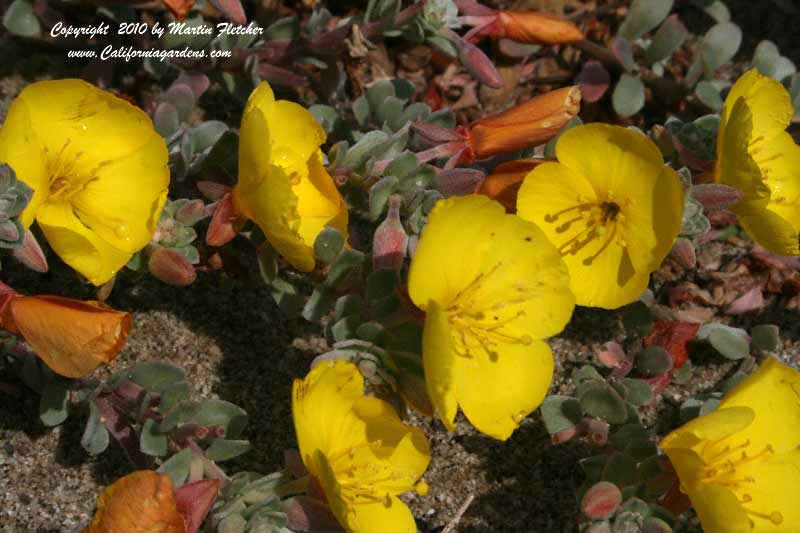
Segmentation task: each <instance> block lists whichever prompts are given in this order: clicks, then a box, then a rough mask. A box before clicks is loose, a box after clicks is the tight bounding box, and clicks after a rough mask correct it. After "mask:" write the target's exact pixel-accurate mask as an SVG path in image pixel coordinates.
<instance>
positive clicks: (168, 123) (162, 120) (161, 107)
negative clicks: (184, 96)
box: [153, 102, 181, 139]
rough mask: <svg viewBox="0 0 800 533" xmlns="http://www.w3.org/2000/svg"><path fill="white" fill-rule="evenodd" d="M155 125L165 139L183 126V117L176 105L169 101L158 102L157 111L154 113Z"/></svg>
mask: <svg viewBox="0 0 800 533" xmlns="http://www.w3.org/2000/svg"><path fill="white" fill-rule="evenodd" d="M153 126H154V127H155V128H156V131H157V132H158V133H159V135H161V136H162V137H164V138H165V139H169V138H170V137H172V135H174V134H175V132H176V131H178V128H180V127H181V119H180V117H179V116H178V110H177V109H176V108H175V106H174V105H172V104H171V103H169V102H161V103H160V104H158V107H156V110H155V113H153Z"/></svg>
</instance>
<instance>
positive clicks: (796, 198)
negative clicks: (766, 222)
mask: <svg viewBox="0 0 800 533" xmlns="http://www.w3.org/2000/svg"><path fill="white" fill-rule="evenodd" d="M750 153H751V154H752V156H753V159H754V160H755V162H756V164H758V167H759V169H760V170H761V173H762V175H763V176H764V180H765V181H766V183H767V185H768V186H769V190H770V201H773V202H781V203H787V204H797V203H799V202H800V146H798V145H797V144H796V143H795V142H794V138H793V137H792V136H791V135H789V133H788V132H785V131H782V132H780V133H779V134H778V135H777V136H775V137H773V138H772V139H770V140H769V141H764V142H759V143H756V144H755V145H754V146H752V147H751V148H750Z"/></svg>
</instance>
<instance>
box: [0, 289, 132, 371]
mask: <svg viewBox="0 0 800 533" xmlns="http://www.w3.org/2000/svg"><path fill="white" fill-rule="evenodd" d="M0 289H2V290H1V291H0V292H2V295H1V296H0V327H2V328H3V329H5V330H7V331H10V332H11V333H14V334H15V335H20V336H21V337H23V338H24V339H25V341H26V342H27V343H28V345H29V346H30V348H31V350H32V351H33V352H34V353H36V355H37V356H38V357H39V358H41V359H42V361H44V362H45V364H46V365H47V366H48V367H50V369H51V370H52V371H53V372H55V373H57V374H60V375H62V376H65V377H68V378H77V377H81V376H85V375H86V374H88V373H89V372H91V371H92V370H94V369H95V368H97V367H98V366H100V364H101V363H108V362H110V361H112V360H113V359H114V358H115V357H116V356H117V353H118V352H119V351H120V349H121V348H122V345H123V344H124V343H125V338H126V337H127V336H128V332H129V331H130V329H131V316H130V315H129V314H128V313H126V312H123V311H116V310H114V309H112V308H110V307H108V306H107V305H105V304H103V303H101V302H95V301H80V300H73V299H70V298H62V297H60V296H23V295H21V294H18V293H16V292H14V291H13V290H12V289H10V288H9V287H7V286H2V287H0Z"/></svg>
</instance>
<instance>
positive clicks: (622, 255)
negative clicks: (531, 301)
mask: <svg viewBox="0 0 800 533" xmlns="http://www.w3.org/2000/svg"><path fill="white" fill-rule="evenodd" d="M556 155H557V156H558V163H545V164H543V165H539V166H538V167H536V168H535V169H534V170H533V171H532V172H531V173H530V174H528V176H527V177H526V178H525V181H524V182H523V184H522V187H521V188H520V190H519V194H518V196H517V214H518V215H519V216H520V217H522V218H524V219H526V220H530V221H532V222H535V223H536V224H538V225H539V227H540V228H542V230H543V231H544V233H545V235H547V237H548V238H549V239H550V241H551V242H552V243H553V244H555V245H556V246H557V247H558V251H559V252H560V253H561V255H562V256H563V257H564V262H565V263H566V264H567V268H568V269H569V274H570V277H571V279H572V284H571V285H572V290H573V292H574V293H575V298H576V301H577V303H578V305H585V306H592V307H604V308H607V309H615V308H617V307H620V306H622V305H625V304H628V303H630V302H632V301H634V300H635V299H636V298H638V297H639V295H641V293H642V292H643V291H644V290H645V289H646V288H647V283H648V281H649V279H650V273H651V272H653V271H654V270H656V269H657V268H658V267H659V265H660V264H661V261H662V260H663V259H664V257H666V255H667V253H669V251H670V249H671V248H672V244H673V242H674V240H675V238H676V237H677V235H678V231H679V230H680V227H681V217H682V213H683V192H682V189H681V182H680V178H679V177H678V175H677V173H676V172H675V171H674V170H672V169H671V168H669V167H667V166H665V165H664V159H663V158H662V156H661V152H660V151H659V150H658V148H657V147H656V145H655V144H653V143H652V142H651V141H650V140H649V139H647V137H645V136H644V135H642V134H640V133H638V132H636V131H633V130H629V129H626V128H623V127H620V126H608V125H606V124H589V125H586V126H578V127H575V128H572V129H570V130H569V131H567V132H566V133H565V134H564V135H563V136H562V137H561V138H560V139H559V141H558V144H557V145H556Z"/></svg>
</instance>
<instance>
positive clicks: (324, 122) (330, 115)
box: [308, 104, 339, 135]
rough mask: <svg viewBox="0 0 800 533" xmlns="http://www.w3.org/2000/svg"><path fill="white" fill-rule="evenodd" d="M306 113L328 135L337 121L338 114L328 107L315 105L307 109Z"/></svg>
mask: <svg viewBox="0 0 800 533" xmlns="http://www.w3.org/2000/svg"><path fill="white" fill-rule="evenodd" d="M308 111H309V113H311V114H312V115H313V116H314V118H315V119H316V121H317V122H319V125H320V126H322V129H323V130H325V133H327V134H328V135H330V133H331V132H332V131H333V130H334V128H335V127H336V123H337V122H338V121H339V113H338V112H337V111H336V110H335V109H334V108H332V107H331V106H329V105H322V104H315V105H312V106H311V107H309V108H308Z"/></svg>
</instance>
